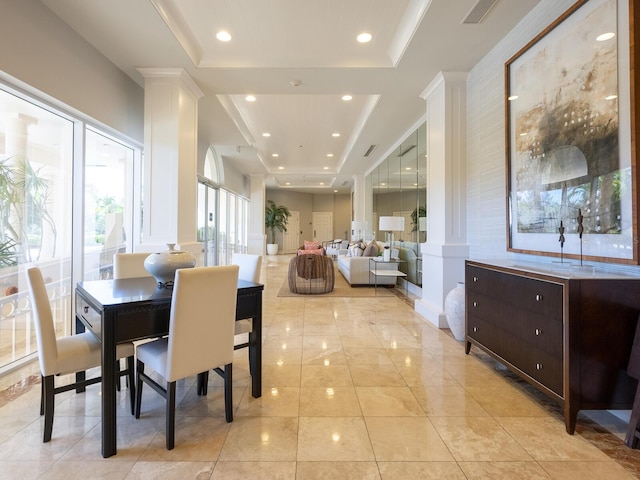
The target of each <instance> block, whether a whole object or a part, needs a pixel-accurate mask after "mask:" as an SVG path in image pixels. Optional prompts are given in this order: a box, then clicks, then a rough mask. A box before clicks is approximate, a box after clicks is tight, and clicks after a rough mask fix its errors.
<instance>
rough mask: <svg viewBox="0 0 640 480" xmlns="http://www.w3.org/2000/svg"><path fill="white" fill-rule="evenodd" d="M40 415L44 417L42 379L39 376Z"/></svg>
mask: <svg viewBox="0 0 640 480" xmlns="http://www.w3.org/2000/svg"><path fill="white" fill-rule="evenodd" d="M40 415H44V377H42V376H40Z"/></svg>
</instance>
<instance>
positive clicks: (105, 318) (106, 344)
mask: <svg viewBox="0 0 640 480" xmlns="http://www.w3.org/2000/svg"><path fill="white" fill-rule="evenodd" d="M114 320H115V319H114V318H113V314H111V313H107V312H103V313H102V456H103V457H104V458H107V457H111V456H112V455H115V454H116V453H117V446H116V438H117V437H116V385H115V375H116V371H115V366H116V332H115V325H114V323H115V321H114Z"/></svg>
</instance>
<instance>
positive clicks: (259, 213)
mask: <svg viewBox="0 0 640 480" xmlns="http://www.w3.org/2000/svg"><path fill="white" fill-rule="evenodd" d="M264 178H265V176H264V175H262V174H256V175H249V180H250V182H251V184H250V189H251V209H250V213H249V240H248V242H249V245H248V249H247V250H248V252H249V253H251V254H254V255H262V256H265V255H266V251H265V245H266V243H267V237H266V235H265V226H264V210H265V207H266V203H267V201H266V186H265V182H264Z"/></svg>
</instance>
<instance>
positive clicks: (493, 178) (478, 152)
mask: <svg viewBox="0 0 640 480" xmlns="http://www.w3.org/2000/svg"><path fill="white" fill-rule="evenodd" d="M574 3H575V0H542V1H541V2H540V3H539V4H538V6H537V7H536V8H535V9H534V10H533V11H531V13H530V14H529V15H528V16H527V17H525V18H524V19H523V21H522V22H520V24H518V25H517V26H516V27H515V28H514V29H513V30H512V31H511V32H510V33H509V34H508V35H507V36H506V37H505V38H503V39H502V41H501V42H500V43H499V44H498V45H497V46H496V47H495V48H494V49H493V50H492V51H491V52H489V54H488V55H486V56H485V57H484V58H483V59H482V60H481V61H480V62H478V64H476V65H475V66H474V68H473V69H472V70H471V71H470V72H469V75H468V77H467V179H468V180H467V239H468V243H469V246H470V252H469V254H470V257H471V258H476V259H486V258H505V257H527V258H529V259H531V260H534V261H541V260H545V261H546V260H548V259H549V258H548V257H540V256H526V255H516V254H513V253H509V252H507V250H506V248H507V229H506V222H507V220H506V218H507V216H506V215H507V214H506V211H507V201H506V198H507V197H506V195H507V194H506V153H505V149H506V145H505V106H504V94H505V85H504V68H505V63H506V62H507V61H508V60H509V59H510V58H511V57H512V56H513V55H515V54H516V53H517V52H518V51H519V50H520V49H521V48H522V47H524V46H525V45H526V44H527V43H528V42H529V41H530V40H531V39H532V38H534V37H535V36H536V35H538V34H539V33H540V32H541V31H542V30H543V29H544V28H545V27H547V26H548V25H549V24H551V23H552V22H553V21H554V20H555V19H556V18H558V17H559V16H560V15H561V14H562V13H563V12H564V11H566V10H567V9H568V8H569V7H570V6H571V5H573V4H574ZM589 263H591V264H593V262H589ZM609 267H611V268H612V269H614V270H618V271H626V272H628V273H633V274H637V273H640V272H639V271H638V270H639V269H638V267H625V266H622V265H609Z"/></svg>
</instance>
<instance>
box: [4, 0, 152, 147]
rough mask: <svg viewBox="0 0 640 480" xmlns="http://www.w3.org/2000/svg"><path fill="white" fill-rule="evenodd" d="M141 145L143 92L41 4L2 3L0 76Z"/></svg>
mask: <svg viewBox="0 0 640 480" xmlns="http://www.w3.org/2000/svg"><path fill="white" fill-rule="evenodd" d="M3 73H4V74H8V75H9V76H11V77H13V78H15V79H17V80H19V81H21V82H24V83H25V84H28V85H30V86H31V87H33V88H35V89H38V90H40V91H41V92H43V93H45V94H46V95H49V96H51V97H52V98H54V99H57V100H58V101H60V102H63V103H64V104H66V105H68V106H70V107H72V108H74V109H76V110H78V111H79V112H82V113H83V114H84V115H88V116H89V117H91V118H93V119H95V120H98V121H99V122H100V123H103V124H104V125H106V126H108V127H111V128H113V129H114V130H116V131H118V132H120V133H122V134H124V135H127V136H128V137H130V138H131V139H132V140H134V141H137V142H139V143H142V142H143V140H144V128H143V123H144V120H143V117H144V91H143V89H142V88H141V87H140V86H139V85H138V84H137V83H135V82H134V81H133V80H132V79H130V78H129V77H128V76H126V75H125V74H124V72H122V71H121V70H120V69H118V68H117V67H116V66H115V65H114V64H112V63H111V62H110V61H109V60H108V59H107V58H106V57H104V56H103V55H102V54H100V53H99V52H98V51H97V50H95V49H94V48H93V47H92V46H91V45H89V44H88V43H87V42H86V41H85V40H84V39H83V38H82V37H81V36H79V35H78V34H77V33H75V32H74V31H73V30H71V29H70V28H69V27H67V26H66V25H65V24H64V23H63V22H62V21H61V20H60V19H59V18H58V17H57V16H56V15H54V14H53V13H52V12H51V11H50V10H49V9H48V8H46V7H45V6H44V5H43V4H42V3H41V2H39V1H30V0H29V1H20V2H18V1H3V2H2V7H1V13H0V76H3Z"/></svg>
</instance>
